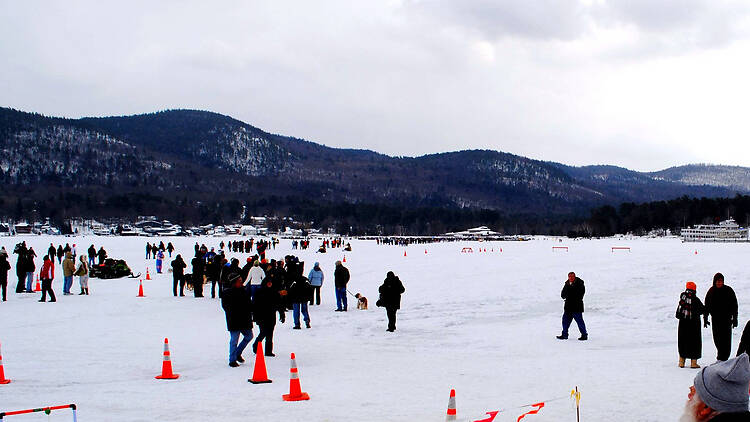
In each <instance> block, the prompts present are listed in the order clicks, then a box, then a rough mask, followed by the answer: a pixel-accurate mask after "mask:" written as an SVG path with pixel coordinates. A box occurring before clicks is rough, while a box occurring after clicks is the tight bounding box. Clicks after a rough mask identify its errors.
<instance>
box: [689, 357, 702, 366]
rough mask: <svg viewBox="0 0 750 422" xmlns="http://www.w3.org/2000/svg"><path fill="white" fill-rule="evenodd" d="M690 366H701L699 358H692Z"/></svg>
mask: <svg viewBox="0 0 750 422" xmlns="http://www.w3.org/2000/svg"><path fill="white" fill-rule="evenodd" d="M690 367H691V368H700V367H701V366H700V365H698V359H690Z"/></svg>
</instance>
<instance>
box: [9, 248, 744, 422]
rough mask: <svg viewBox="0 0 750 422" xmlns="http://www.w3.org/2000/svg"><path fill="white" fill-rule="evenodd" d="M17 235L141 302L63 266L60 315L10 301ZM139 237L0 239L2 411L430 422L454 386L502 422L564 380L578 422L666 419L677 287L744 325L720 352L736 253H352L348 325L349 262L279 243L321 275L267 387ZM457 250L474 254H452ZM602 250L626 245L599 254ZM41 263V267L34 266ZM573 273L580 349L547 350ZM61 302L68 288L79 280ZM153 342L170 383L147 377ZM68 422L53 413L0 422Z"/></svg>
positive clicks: (555, 406) (466, 408) (463, 411)
mask: <svg viewBox="0 0 750 422" xmlns="http://www.w3.org/2000/svg"><path fill="white" fill-rule="evenodd" d="M19 239H23V240H26V242H27V244H29V245H31V246H33V247H34V249H35V251H36V252H37V254H38V255H39V256H41V255H42V254H43V253H45V251H46V250H47V247H48V246H49V243H50V242H54V243H55V245H57V244H58V243H59V242H63V244H64V243H65V242H69V243H71V244H72V243H76V244H77V247H78V251H79V254H80V253H81V252H83V251H84V250H85V249H86V248H88V246H89V245H90V244H91V243H93V244H94V245H95V246H96V248H97V249H98V248H99V246H102V245H103V246H104V248H105V249H106V250H107V252H108V254H109V256H110V257H116V258H124V259H126V260H127V262H128V264H129V265H130V267H131V268H132V269H133V271H134V272H144V273H145V268H146V266H149V267H150V269H151V275H152V277H153V280H152V281H145V280H144V289H145V293H146V295H147V297H145V298H137V297H136V294H137V291H138V280H137V279H127V278H125V279H119V280H99V279H92V280H91V281H90V290H91V296H88V297H86V296H77V295H74V296H63V295H62V274H61V273H62V271H61V268H60V266H57V267H56V271H55V272H56V274H55V276H56V279H55V282H54V283H53V288H54V290H55V293H56V294H57V296H58V302H57V303H38V302H37V300H38V299H39V295H36V294H34V295H32V294H18V295H17V294H15V293H14V291H15V285H16V277H15V258H16V256H15V255H13V254H12V250H13V246H14V245H15V244H16V242H18V241H19ZM163 240H164V241H165V243H166V241H167V240H170V241H172V242H173V243H174V244H175V246H176V247H177V253H182V254H183V256H187V257H190V256H192V252H193V244H194V243H195V241H196V240H198V241H199V242H200V243H205V244H206V245H207V246H209V247H210V246H218V243H219V241H220V240H221V239H220V238H197V239H196V238H165V239H163ZM225 240H226V239H225ZM147 241H153V238H109V237H88V238H80V237H79V238H64V237H38V236H33V237H31V236H28V237H17V238H0V245H3V246H5V248H6V249H7V250H8V251H9V252H10V253H11V265H12V266H13V269H11V271H10V273H9V277H8V278H9V293H8V301H7V302H3V303H0V343H1V344H2V355H3V360H4V364H5V374H6V376H7V377H8V378H10V379H12V380H13V382H12V383H11V384H8V385H0V411H9V410H17V409H25V408H31V407H41V406H48V405H57V404H67V403H76V404H77V405H78V407H79V411H78V418H79V420H80V421H183V420H210V421H267V420H277V421H331V422H332V421H337V422H339V421H358V422H362V421H409V422H414V421H441V420H444V419H445V412H446V405H447V402H448V394H449V392H450V389H451V388H455V389H456V396H457V404H458V406H457V407H458V419H459V420H464V421H474V420H478V419H483V418H484V414H485V412H486V411H492V410H501V409H510V410H508V411H506V412H502V413H500V414H499V415H498V416H497V417H496V418H495V421H515V420H516V418H517V417H518V416H519V415H520V414H522V413H524V412H526V411H528V410H531V409H530V408H524V409H513V408H515V407H518V406H521V405H525V404H530V403H536V402H540V401H546V400H549V399H557V398H561V397H565V396H567V395H569V392H570V390H571V388H573V387H574V386H576V385H577V386H578V387H579V389H580V390H581V391H582V401H581V411H582V413H581V420H584V421H666V420H676V419H677V418H678V417H679V415H680V414H681V412H682V409H683V404H684V402H685V399H686V396H687V393H688V387H689V385H690V384H691V382H692V378H693V376H694V374H695V370H692V369H680V368H678V367H677V344H676V343H677V341H676V336H677V320H676V319H675V318H674V312H675V308H676V306H677V300H678V296H679V293H680V292H681V291H683V289H684V286H685V282H686V281H687V280H693V281H695V282H696V283H697V285H698V294H699V296H700V297H701V298H703V297H704V296H705V293H706V291H707V289H708V287H710V280H711V277H712V276H713V274H714V273H716V272H717V271H720V272H722V273H724V275H725V277H726V281H727V284H728V285H729V286H732V287H733V288H734V289H735V292H736V293H737V296H738V299H739V305H740V318H739V319H740V327H739V328H737V329H735V330H734V338H733V353H734V351H735V350H736V347H737V343H738V341H739V336H740V334H741V329H742V327H743V326H744V324H745V322H746V321H747V319H748V318H750V293H749V292H748V288H749V287H750V282H749V281H748V276H747V271H746V267H747V257H748V255H750V245H747V244H682V243H680V242H679V240H676V239H634V240H617V239H607V240H588V241H572V240H565V241H563V242H558V240H557V239H538V240H534V241H530V242H498V243H489V242H485V243H477V242H463V243H444V244H435V245H427V246H420V245H415V246H410V247H408V248H406V249H405V248H402V247H394V246H378V245H376V244H375V242H374V241H352V242H351V243H352V247H353V249H354V250H353V252H351V253H347V254H346V260H347V262H346V264H345V265H346V266H347V267H348V268H349V270H350V271H351V274H352V279H351V282H350V284H349V290H350V291H351V292H353V293H355V292H362V293H363V294H364V295H365V296H367V297H368V298H369V300H370V310H368V311H357V310H355V309H354V301H353V298H351V297H350V302H349V303H350V306H349V312H346V313H343V312H334V311H333V310H334V308H335V296H334V291H333V268H334V261H336V260H338V259H342V258H343V256H344V255H343V253H342V252H341V250H335V249H329V253H327V254H318V253H315V250H316V249H317V247H316V246H317V243H315V242H313V243H312V247H311V248H310V249H308V250H307V251H292V250H291V243H290V241H288V240H282V242H281V244H280V246H279V247H277V248H276V250H271V251H269V252H268V253H267V256H268V257H269V258H281V257H283V256H284V255H286V254H290V253H292V254H296V255H297V256H299V257H300V259H301V260H303V261H305V273H307V271H309V269H310V268H312V264H313V263H314V262H315V261H320V263H321V267H322V268H323V270H324V272H325V274H326V281H325V284H324V286H323V303H322V305H321V306H318V307H311V311H310V314H311V315H310V316H311V319H312V328H311V329H308V330H306V329H304V328H303V329H302V330H292V329H291V328H292V323H290V320H291V312H290V313H289V314H288V319H287V323H286V324H277V326H276V332H275V348H274V352H275V353H276V355H277V356H276V357H274V358H268V359H267V360H266V365H267V367H268V373H269V377H270V378H271V379H273V383H272V384H261V385H253V384H250V383H248V382H247V378H249V376H250V375H251V371H252V366H253V362H254V359H253V354H252V353H251V352H250V351H249V350H247V351H246V352H245V354H244V356H245V358H246V359H247V362H246V363H245V364H243V365H242V366H241V367H239V368H230V367H228V366H227V340H228V333H227V331H226V325H225V320H224V313H223V311H222V310H221V306H220V301H219V300H218V299H211V298H210V289H208V290H206V291H204V293H205V294H207V295H208V296H209V297H207V298H201V299H196V298H193V297H184V298H174V297H172V292H171V285H172V281H171V274H169V273H166V272H165V273H164V274H155V273H154V261H153V260H148V261H147V260H146V259H144V246H145V243H146V242H147ZM464 246H470V247H473V249H474V253H471V254H468V253H461V252H460V251H461V248H462V247H464ZM553 246H569V251H568V252H564V251H553V250H552V247H553ZM612 246H628V247H631V248H632V249H631V251H630V252H627V251H616V252H612V251H611V247H612ZM480 248H482V249H484V248H486V249H487V251H488V252H487V253H479V252H478V250H479V249H480ZM500 248H502V252H500ZM425 249H426V250H427V254H425ZM404 250H406V251H407V255H408V256H406V257H404ZM492 250H494V252H490V251H492ZM696 251H697V252H698V253H697V254H696V253H695V252H696ZM232 255H233V254H229V256H232ZM246 255H247V254H245V255H243V256H241V257H240V258H241V260H242V262H243V263H244V258H245V256H246ZM169 262H170V261H169V260H167V262H166V263H167V264H168V263H169ZM36 263H37V272H38V270H39V268H40V267H41V259H37V261H36ZM389 270H392V271H394V272H395V273H396V274H397V275H398V276H400V278H401V280H402V281H403V283H404V286H405V288H406V293H405V294H404V296H403V299H402V309H401V311H399V313H398V318H399V319H398V323H397V327H398V329H397V331H396V332H395V333H388V332H386V331H385V329H386V318H385V311H384V309H382V308H377V307H375V301H376V299H377V296H378V294H377V288H378V286H379V285H380V284H381V283H382V281H383V279H384V278H385V274H386V272H387V271H389ZM188 271H190V268H188ZM568 271H575V272H576V273H577V275H578V276H579V277H581V278H582V279H583V280H584V281H585V282H586V297H585V306H586V312H585V313H584V318H585V320H586V324H587V327H588V330H589V338H590V339H589V341H587V342H580V341H577V340H575V339H576V338H577V337H578V330H577V328H576V326H575V323H573V326H572V327H571V339H570V340H567V341H560V340H557V339H555V335H558V334H559V333H560V316H561V313H562V307H563V301H562V300H561V299H560V296H559V295H560V290H561V288H562V286H563V282H564V280H565V279H566V275H567V273H568ZM72 291H73V292H74V293H77V292H78V280H77V277H76V279H75V282H74V287H73V289H72ZM254 332H255V334H257V328H256V329H255V330H254ZM164 337H168V338H169V343H170V350H171V354H172V363H173V365H174V370H175V372H177V373H179V374H181V376H180V378H179V379H178V380H174V381H164V380H155V379H154V376H155V375H157V374H159V373H160V370H161V363H162V346H163V341H164ZM703 341H704V344H703V355H704V357H703V359H701V360H700V363H701V364H708V363H710V362H713V361H714V359H715V353H716V351H715V348H714V346H713V342H712V340H711V333H710V329H704V330H703ZM291 352H294V353H296V356H297V364H298V366H299V372H300V381H301V385H302V390H303V391H305V392H307V393H309V394H310V397H311V400H310V401H306V402H293V403H288V402H283V401H282V400H281V395H282V394H286V393H288V389H289V354H290V353H291ZM71 419H72V418H71V416H70V411H68V410H65V411H56V412H53V413H52V414H51V415H50V416H46V415H44V414H42V413H36V414H33V415H25V416H13V417H8V419H7V420H9V421H47V420H50V421H63V420H71ZM574 420H575V407H574V403H573V401H572V400H570V399H562V400H556V401H550V402H548V403H547V405H546V406H545V407H544V408H543V409H542V410H541V411H540V412H539V413H538V414H537V415H530V416H527V417H526V418H525V419H524V421H529V422H533V421H574Z"/></svg>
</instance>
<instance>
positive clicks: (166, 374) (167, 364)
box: [154, 338, 180, 380]
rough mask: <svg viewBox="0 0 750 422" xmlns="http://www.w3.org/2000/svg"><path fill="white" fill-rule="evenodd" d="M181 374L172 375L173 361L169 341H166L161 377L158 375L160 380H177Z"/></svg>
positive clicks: (157, 377)
mask: <svg viewBox="0 0 750 422" xmlns="http://www.w3.org/2000/svg"><path fill="white" fill-rule="evenodd" d="M179 377H180V374H174V373H172V359H171V357H170V355H169V339H167V338H165V339H164V361H163V362H162V364H161V375H157V376H156V377H154V378H156V379H158V380H175V379H177V378H179Z"/></svg>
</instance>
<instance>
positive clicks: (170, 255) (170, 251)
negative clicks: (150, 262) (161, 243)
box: [167, 242, 174, 258]
mask: <svg viewBox="0 0 750 422" xmlns="http://www.w3.org/2000/svg"><path fill="white" fill-rule="evenodd" d="M173 251H174V245H173V244H172V242H169V243H167V252H169V257H170V258H171V257H172V252H173Z"/></svg>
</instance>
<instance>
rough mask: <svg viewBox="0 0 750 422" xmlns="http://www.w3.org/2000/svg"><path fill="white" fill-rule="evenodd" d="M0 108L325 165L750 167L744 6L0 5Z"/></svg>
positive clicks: (640, 0) (699, 1)
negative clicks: (319, 159)
mask: <svg viewBox="0 0 750 422" xmlns="http://www.w3.org/2000/svg"><path fill="white" fill-rule="evenodd" d="M0 40H2V41H0V76H1V77H0V106H6V107H13V108H17V109H21V110H25V111H36V112H40V113H43V114H47V115H55V116H65V117H81V116H107V115H127V114H139V113H146V112H152V111H157V110H163V109H169V108H195V109H205V110H211V111H215V112H218V113H222V114H227V115H229V116H232V117H235V118H237V119H239V120H242V121H245V122H247V123H249V124H252V125H254V126H257V127H260V128H261V129H264V130H266V131H269V132H273V133H279V134H284V135H290V136H296V137H300V138H304V139H307V140H310V141H313V142H318V143H321V144H325V145H328V146H333V147H343V148H365V149H371V150H375V151H378V152H381V153H385V154H389V155H408V156H417V155H423V154H430V153H436V152H445V151H454V150H461V149H493V150H499V151H504V152H510V153H513V154H518V155H523V156H527V157H530V158H535V159H541V160H548V161H557V162H562V163H566V164H572V165H587V164H613V165H618V166H623V167H628V168H631V169H634V170H641V171H644V170H646V171H651V170H659V169H663V168H667V167H670V166H674V165H681V164H686V163H696V162H707V163H717V164H732V165H742V166H750V142H748V133H750V130H749V129H750V128H749V126H750V116H748V114H749V113H750V107H748V103H749V102H750V82H749V80H750V2H748V1H744V0H742V1H722V0H664V1H659V0H623V1H603V0H588V1H574V0H548V1H534V0H518V1H500V0H494V1H492V0H451V1H448V0H445V1H420V0H374V1H362V0H354V1H352V0H342V1H326V0H316V1H309V0H302V1H279V0H273V1H223V2H222V1H211V2H207V1H196V2H191V1H175V2H169V1H147V2H138V1H124V2H109V1H75V0H66V1H29V0H24V1H15V0H0Z"/></svg>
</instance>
